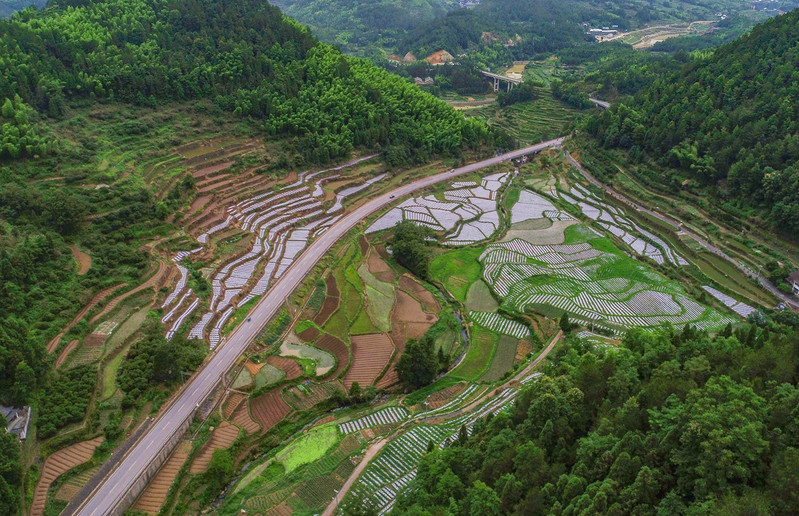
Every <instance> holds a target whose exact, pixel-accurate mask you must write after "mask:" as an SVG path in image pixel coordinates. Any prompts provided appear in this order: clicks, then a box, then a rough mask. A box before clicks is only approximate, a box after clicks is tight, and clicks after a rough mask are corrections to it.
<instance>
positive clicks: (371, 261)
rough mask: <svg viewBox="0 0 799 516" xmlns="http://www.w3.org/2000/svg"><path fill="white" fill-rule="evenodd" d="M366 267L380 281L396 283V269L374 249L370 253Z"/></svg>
mask: <svg viewBox="0 0 799 516" xmlns="http://www.w3.org/2000/svg"><path fill="white" fill-rule="evenodd" d="M366 268H367V269H368V270H369V272H371V273H372V274H373V275H374V277H375V278H377V279H379V280H380V281H385V282H386V283H394V279H395V278H396V277H397V275H396V274H395V273H394V269H392V268H391V267H390V266H389V265H388V264H387V263H386V262H385V260H383V259H382V258H381V257H380V255H379V254H378V253H376V252H374V251H373V252H371V253H369V257H368V258H367V260H366Z"/></svg>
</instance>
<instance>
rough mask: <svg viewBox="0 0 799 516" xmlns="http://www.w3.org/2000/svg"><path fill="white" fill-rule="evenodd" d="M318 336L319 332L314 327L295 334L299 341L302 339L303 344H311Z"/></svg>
mask: <svg viewBox="0 0 799 516" xmlns="http://www.w3.org/2000/svg"><path fill="white" fill-rule="evenodd" d="M318 336H319V330H317V329H316V327H315V326H311V327H309V328H306V329H304V330H302V331H301V332H300V333H298V334H297V337H299V338H300V339H302V341H303V342H306V343H311V342H313V341H314V340H315V339H316V337H318Z"/></svg>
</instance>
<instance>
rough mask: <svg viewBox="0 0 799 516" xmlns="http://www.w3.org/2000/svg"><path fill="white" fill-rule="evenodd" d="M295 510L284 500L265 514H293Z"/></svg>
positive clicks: (285, 515)
mask: <svg viewBox="0 0 799 516" xmlns="http://www.w3.org/2000/svg"><path fill="white" fill-rule="evenodd" d="M292 514H294V510H293V509H292V508H291V507H289V506H288V504H287V503H286V502H285V501H284V502H281V503H280V505H275V506H274V507H272V508H271V509H269V510H268V511H266V512H265V513H264V516H291V515H292Z"/></svg>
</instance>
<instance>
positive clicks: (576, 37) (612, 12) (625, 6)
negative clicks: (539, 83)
mask: <svg viewBox="0 0 799 516" xmlns="http://www.w3.org/2000/svg"><path fill="white" fill-rule="evenodd" d="M749 5H750V4H749V3H747V2H744V1H743V0H693V1H689V2H677V1H670V0H651V1H650V0H619V1H617V2H612V3H611V2H605V1H602V0H572V1H569V2H563V1H557V0H483V1H481V2H480V4H479V5H477V6H476V7H474V8H473V9H469V10H456V11H451V12H449V13H447V14H445V15H443V16H439V17H438V18H436V19H435V20H433V21H432V22H430V23H427V24H424V25H422V26H420V27H418V28H416V29H415V30H414V31H411V32H409V33H408V34H407V35H406V36H405V37H404V38H403V39H402V40H401V41H400V42H399V44H398V47H399V51H400V53H404V52H407V51H412V52H414V53H415V54H416V55H420V54H422V55H427V54H429V53H430V52H433V51H435V50H438V49H440V48H445V49H446V50H448V51H449V52H451V53H460V52H465V51H467V50H470V49H471V50H474V49H476V48H478V47H481V46H485V45H492V44H496V43H500V44H502V45H503V46H505V47H507V50H504V52H507V57H508V58H513V59H524V58H529V57H531V56H534V55H535V54H538V53H541V52H552V51H554V50H558V49H561V48H566V47H569V46H572V45H575V44H577V43H580V42H581V41H585V40H592V39H593V38H590V39H588V38H586V37H585V29H586V27H613V28H616V29H618V30H620V31H624V30H628V29H635V28H639V27H642V26H644V25H647V24H652V23H655V22H657V23H661V22H670V21H686V20H690V21H693V20H698V19H705V20H710V19H715V14H716V13H724V12H735V11H740V10H742V9H747V8H749ZM485 32H488V33H490V35H488V37H486V36H487V35H486V34H484V33H485ZM517 36H519V38H517ZM500 48H501V47H500ZM495 51H503V50H499V49H496V50H495Z"/></svg>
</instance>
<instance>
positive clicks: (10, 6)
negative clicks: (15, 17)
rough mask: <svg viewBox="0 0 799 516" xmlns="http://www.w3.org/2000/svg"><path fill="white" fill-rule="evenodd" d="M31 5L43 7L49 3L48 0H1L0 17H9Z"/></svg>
mask: <svg viewBox="0 0 799 516" xmlns="http://www.w3.org/2000/svg"><path fill="white" fill-rule="evenodd" d="M31 5H35V6H36V7H38V8H40V9H41V8H42V7H44V6H45V5H47V0H0V18H8V17H10V16H11V15H12V14H14V13H15V12H17V11H21V10H22V9H25V8H26V7H29V6H31Z"/></svg>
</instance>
